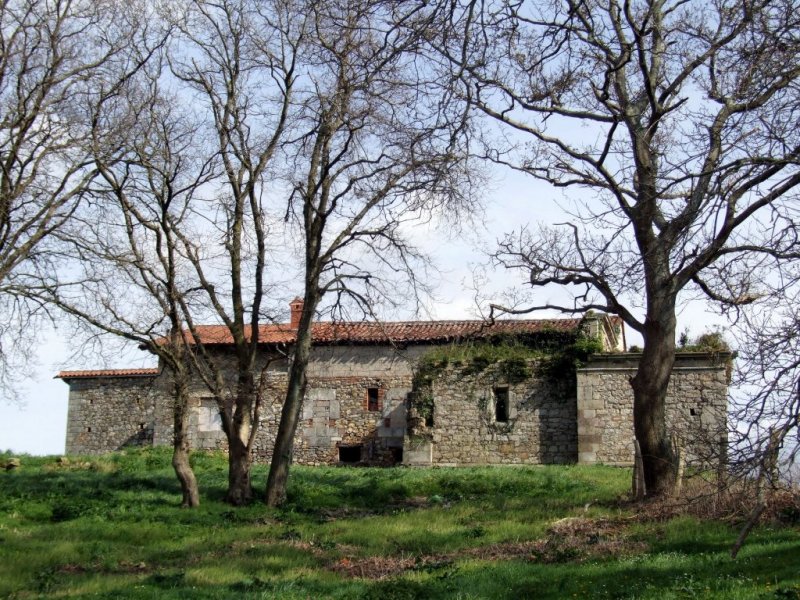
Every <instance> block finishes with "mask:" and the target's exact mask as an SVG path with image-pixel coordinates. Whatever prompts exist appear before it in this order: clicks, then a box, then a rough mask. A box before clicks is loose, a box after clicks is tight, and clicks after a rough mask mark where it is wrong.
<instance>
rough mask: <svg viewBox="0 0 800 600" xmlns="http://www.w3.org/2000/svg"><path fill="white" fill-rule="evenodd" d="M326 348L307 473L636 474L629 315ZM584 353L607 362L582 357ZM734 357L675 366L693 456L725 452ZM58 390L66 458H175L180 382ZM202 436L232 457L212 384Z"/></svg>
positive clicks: (274, 402)
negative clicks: (436, 467) (173, 391)
mask: <svg viewBox="0 0 800 600" xmlns="http://www.w3.org/2000/svg"><path fill="white" fill-rule="evenodd" d="M290 309H291V319H290V321H289V323H284V324H270V325H264V326H262V329H261V331H260V332H259V339H260V340H263V347H264V360H265V363H264V364H267V361H268V364H267V367H266V371H265V378H266V394H265V396H266V398H267V401H266V406H264V407H263V408H262V413H261V425H260V430H259V433H258V435H257V437H256V443H255V449H254V454H255V459H256V460H261V461H265V460H269V458H270V456H271V452H272V446H273V443H274V434H275V431H276V430H277V426H278V421H279V419H280V409H281V405H282V402H283V398H284V395H285V391H286V384H287V378H288V361H287V359H286V358H285V355H286V350H287V349H290V348H291V344H292V343H293V342H294V339H295V338H294V335H295V332H296V329H297V324H298V323H299V316H300V314H301V312H302V301H300V300H295V301H293V302H292V304H291V305H290ZM198 335H199V337H200V339H201V341H202V342H203V343H204V344H205V345H206V347H207V348H209V349H210V350H211V351H213V352H217V353H219V354H220V355H222V356H226V355H230V338H229V337H228V333H227V330H226V329H225V328H224V327H220V326H204V327H201V328H199V329H198ZM313 339H314V348H313V350H312V356H311V361H310V363H309V367H308V388H307V391H306V396H305V400H304V405H303V413H302V420H301V423H300V425H299V427H298V431H297V434H296V438H295V450H294V461H295V462H297V463H300V464H331V463H356V462H369V463H376V464H394V463H400V462H402V463H405V464H440V465H443V464H447V465H463V464H495V463H506V464H540V463H575V462H580V463H606V464H630V463H631V462H632V448H633V445H632V438H633V428H632V405H633V401H632V393H631V390H630V385H629V383H628V378H629V377H630V376H631V375H632V373H633V371H634V370H635V366H636V361H637V355H635V354H630V353H626V352H625V340H624V330H623V327H622V323H621V321H620V320H619V319H618V318H616V317H611V316H608V315H599V314H588V315H586V316H584V318H583V319H541V320H498V321H495V322H494V323H492V324H487V323H485V322H482V321H413V322H378V323H365V322H350V323H330V322H318V323H315V324H314V329H313ZM587 340H588V341H590V342H591V344H590V345H591V350H593V351H594V353H591V354H590V353H589V352H588V351H586V349H585V348H584V350H582V351H581V350H580V348H581V347H582V346H585V345H586V344H585V342H586V341H587ZM281 351H282V352H281ZM576 351H578V354H580V352H583V355H581V356H578V354H576ZM503 353H505V354H503ZM729 359H730V357H729V356H725V357H719V356H712V355H709V354H703V353H700V354H692V355H689V354H687V355H682V356H681V357H680V358H679V360H678V364H677V365H676V369H675V371H674V374H673V378H672V384H671V390H670V400H669V410H668V419H669V420H670V423H671V424H672V425H673V426H674V427H675V428H677V431H678V433H679V435H680V437H681V438H682V439H683V440H684V441H685V442H686V444H687V447H690V448H691V449H690V452H689V454H690V455H691V456H692V457H697V458H701V457H702V455H703V454H704V452H706V451H708V449H709V448H712V447H715V446H714V443H715V442H714V440H718V438H719V436H720V435H721V434H723V433H724V431H725V424H726V405H727V403H726V398H727V383H728V380H727V365H728V361H729ZM578 361H580V362H578ZM58 377H60V378H61V379H62V380H64V381H65V382H66V383H67V384H68V385H69V411H68V419H67V442H66V451H67V453H68V454H99V453H105V452H109V451H113V450H117V449H120V448H123V447H125V446H129V445H169V444H171V442H172V412H171V411H172V409H171V400H170V395H169V386H168V376H167V375H166V374H164V373H162V371H161V369H159V368H155V369H122V370H93V371H63V372H61V373H59V374H58ZM190 429H191V434H190V435H191V439H192V443H193V446H194V447H195V448H198V449H211V448H218V449H225V446H226V442H225V436H224V434H223V432H222V430H221V420H220V418H219V414H218V411H217V407H216V405H215V403H214V401H213V400H212V399H211V398H210V395H209V393H208V391H207V390H206V389H205V388H204V387H203V386H202V384H201V383H200V382H199V381H198V382H195V384H194V386H193V389H192V412H191V417H190Z"/></svg>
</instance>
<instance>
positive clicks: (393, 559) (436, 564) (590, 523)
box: [328, 518, 647, 579]
mask: <svg viewBox="0 0 800 600" xmlns="http://www.w3.org/2000/svg"><path fill="white" fill-rule="evenodd" d="M339 549H340V550H342V548H339ZM646 549H647V544H645V543H644V542H640V541H635V540H631V539H629V537H628V535H627V534H626V523H623V522H620V521H612V520H607V519H585V518H569V519H562V520H560V521H556V522H555V523H553V524H552V525H551V527H550V528H549V529H548V531H547V536H546V537H544V538H542V539H538V540H533V541H528V542H507V543H500V544H491V545H488V546H480V547H477V548H466V549H464V550H460V551H457V552H451V553H446V554H430V555H418V556H413V557H409V556H371V557H367V558H356V557H353V556H345V557H342V558H340V559H339V560H337V561H335V562H333V563H332V564H330V565H329V567H328V568H329V569H330V570H332V571H334V572H335V573H339V574H340V575H344V576H346V577H358V578H363V579H385V578H387V577H393V576H395V575H400V574H402V573H404V572H407V571H414V570H416V571H431V570H438V569H442V568H446V567H448V566H450V565H452V564H453V563H454V562H455V561H457V560H459V559H462V558H477V559H480V560H489V561H495V560H527V561H530V562H542V563H558V562H583V561H586V560H590V559H596V558H610V557H617V556H623V555H630V554H635V553H639V552H643V551H645V550H646Z"/></svg>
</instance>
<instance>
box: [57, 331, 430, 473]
mask: <svg viewBox="0 0 800 600" xmlns="http://www.w3.org/2000/svg"><path fill="white" fill-rule="evenodd" d="M427 350H428V347H424V346H414V347H411V348H409V349H407V350H399V349H395V348H386V347H375V346H330V347H320V348H314V349H313V350H312V355H311V360H310V362H309V367H308V390H307V394H306V401H305V402H304V407H303V413H302V415H301V421H300V425H299V426H298V430H297V434H296V437H295V450H294V460H295V462H297V463H299V464H328V463H335V462H338V461H339V458H340V450H339V448H340V447H342V446H343V447H345V448H351V449H352V450H350V452H351V454H350V456H352V453H353V452H358V456H359V460H363V461H369V462H382V463H393V462H397V461H399V460H401V459H402V447H403V436H404V434H405V430H406V408H405V400H406V395H407V394H408V392H409V391H410V390H411V380H412V373H413V369H412V365H413V361H414V360H416V358H417V357H418V356H420V355H421V354H423V353H425V352H426V351H427ZM216 358H217V360H218V361H219V364H221V365H223V369H222V370H223V374H224V377H225V379H226V381H229V382H234V381H235V370H234V365H233V361H232V358H231V357H230V356H218V357H216ZM263 364H265V363H262V365H263ZM287 371H288V363H287V361H286V360H285V359H281V360H277V361H273V362H271V363H270V364H269V367H268V369H267V371H266V374H265V377H266V381H265V390H264V398H265V404H264V406H263V407H262V409H261V426H260V428H259V432H258V434H257V436H256V440H255V445H254V450H253V455H254V458H255V460H258V461H269V460H270V459H271V457H272V450H273V445H274V440H275V437H274V436H275V432H276V431H277V429H278V423H279V422H280V414H281V408H282V406H283V400H284V398H285V394H286V386H287V379H288V375H287ZM68 383H69V385H70V409H69V417H68V423H69V424H68V430H69V431H68V443H67V452H68V453H70V454H97V453H103V452H108V451H111V450H116V449H118V448H120V447H122V446H124V445H126V443H125V442H126V440H128V441H129V443H133V444H153V445H170V444H172V432H173V420H172V399H171V397H170V393H169V390H170V385H169V377H168V375H167V374H166V373H165V374H162V375H160V376H157V377H148V378H142V377H113V378H112V377H93V378H75V379H71V380H68ZM231 388H232V389H233V383H231ZM370 388H373V389H375V390H376V391H377V400H378V402H377V404H376V405H374V406H372V407H371V408H372V409H373V410H370V406H369V404H368V393H369V392H368V390H369V389H370ZM145 397H146V398H148V402H147V411H148V412H147V418H146V419H145V418H144V417H143V416H142V415H140V414H139V412H137V410H138V409H137V408H136V407H138V406H139V404H141V400H140V399H142V398H145ZM131 402H133V404H131ZM87 406H94V407H96V408H95V409H93V410H87V409H86V407H87ZM190 407H191V410H190V417H189V425H190V440H191V443H192V447H193V448H195V449H220V450H225V449H226V448H227V441H226V439H225V434H224V432H223V431H222V428H221V421H220V418H219V414H218V412H217V410H216V407H215V403H214V400H213V398H212V397H211V395H210V394H209V392H208V390H207V388H205V387H204V385H203V384H202V382H201V381H199V380H196V381H194V382H193V384H192V388H191V390H190ZM120 414H122V415H123V418H119V415H120ZM144 421H146V423H147V426H146V435H144V434H139V433H138V432H139V431H140V430H139V429H138V427H139V425H140V423H141V422H144ZM86 427H92V428H93V432H94V434H95V435H94V437H93V438H91V439H92V440H93V443H91V444H87V443H85V442H84V438H86V436H83V437H81V438H80V439H78V438H77V437H76V436H77V434H79V433H81V428H86ZM142 431H144V430H142ZM72 433H74V434H75V435H74V436H72V437H70V436H71V435H72ZM73 438H75V439H76V442H75V443H71V441H72V439H73ZM86 439H89V438H86Z"/></svg>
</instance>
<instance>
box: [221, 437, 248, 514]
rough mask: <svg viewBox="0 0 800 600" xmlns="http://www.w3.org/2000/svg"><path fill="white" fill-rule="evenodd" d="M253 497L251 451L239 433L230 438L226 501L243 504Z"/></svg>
mask: <svg viewBox="0 0 800 600" xmlns="http://www.w3.org/2000/svg"><path fill="white" fill-rule="evenodd" d="M252 499H253V488H252V486H251V485H250V452H249V451H248V449H247V444H246V443H243V442H242V440H241V438H239V437H238V435H237V436H232V437H231V438H230V439H229V440H228V493H227V495H226V496H225V501H226V502H228V503H229V504H232V505H233V506H242V505H244V504H247V503H248V502H250V501H251V500H252Z"/></svg>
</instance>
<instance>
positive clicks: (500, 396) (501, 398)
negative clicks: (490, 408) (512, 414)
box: [494, 387, 508, 423]
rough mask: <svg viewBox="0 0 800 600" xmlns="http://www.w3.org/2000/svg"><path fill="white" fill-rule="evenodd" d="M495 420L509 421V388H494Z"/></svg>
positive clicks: (499, 421)
mask: <svg viewBox="0 0 800 600" xmlns="http://www.w3.org/2000/svg"><path fill="white" fill-rule="evenodd" d="M494 420H495V421H497V422H498V423H508V388H507V387H499V388H494Z"/></svg>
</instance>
